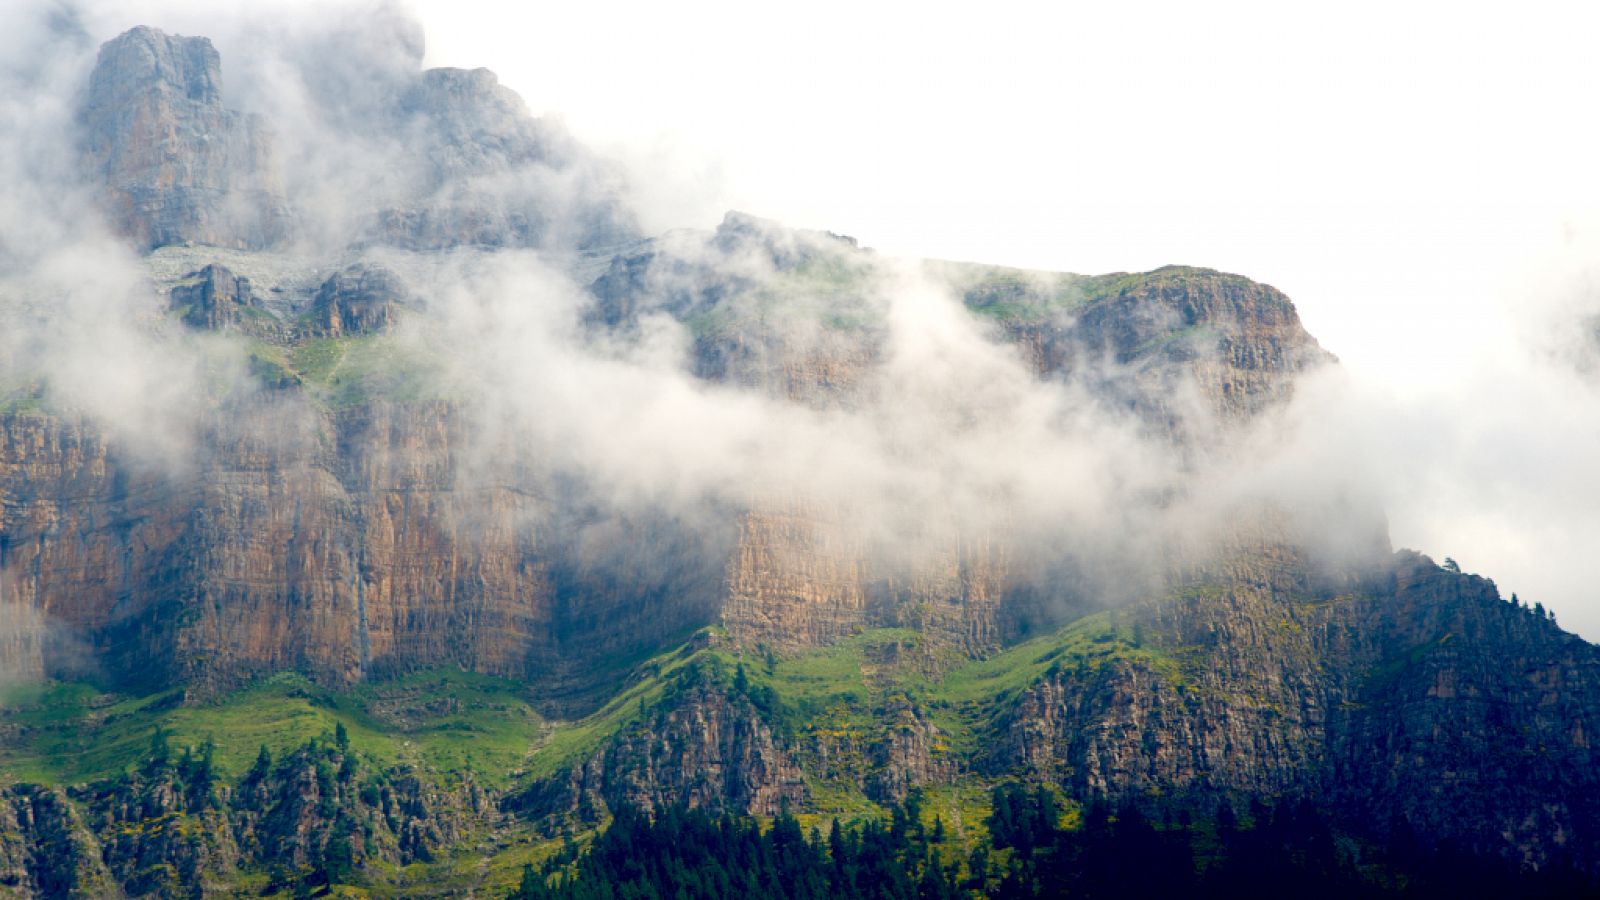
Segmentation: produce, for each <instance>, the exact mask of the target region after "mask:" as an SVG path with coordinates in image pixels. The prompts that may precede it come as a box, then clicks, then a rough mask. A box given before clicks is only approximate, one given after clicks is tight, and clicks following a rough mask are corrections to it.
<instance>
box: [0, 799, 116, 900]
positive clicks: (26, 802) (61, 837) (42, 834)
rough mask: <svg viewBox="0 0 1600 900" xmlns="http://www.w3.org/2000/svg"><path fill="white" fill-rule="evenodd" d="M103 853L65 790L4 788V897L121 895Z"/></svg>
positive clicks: (0, 822)
mask: <svg viewBox="0 0 1600 900" xmlns="http://www.w3.org/2000/svg"><path fill="white" fill-rule="evenodd" d="M100 852H101V847H100V842H99V840H98V839H97V838H96V837H95V835H94V834H93V832H91V831H90V830H89V829H88V828H87V827H86V826H85V823H84V821H83V819H82V817H81V816H80V814H79V813H78V810H77V809H76V808H75V807H74V806H73V804H72V802H71V801H70V800H69V799H68V798H67V796H66V795H65V794H64V793H62V792H61V791H59V790H56V789H52V788H46V787H40V786H38V785H29V784H13V785H7V786H5V787H3V788H0V896H4V897H17V898H23V897H72V898H79V897H82V898H90V897H106V896H116V895H117V886H116V882H115V881H114V880H113V879H112V877H111V873H110V872H109V871H108V870H107V868H106V866H105V864H104V863H103V862H102V861H101V859H100Z"/></svg>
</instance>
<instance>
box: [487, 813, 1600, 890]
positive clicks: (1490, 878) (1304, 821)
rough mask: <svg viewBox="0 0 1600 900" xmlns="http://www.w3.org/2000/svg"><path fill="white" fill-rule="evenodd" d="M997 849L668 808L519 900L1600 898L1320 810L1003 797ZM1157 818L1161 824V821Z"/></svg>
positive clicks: (903, 831)
mask: <svg viewBox="0 0 1600 900" xmlns="http://www.w3.org/2000/svg"><path fill="white" fill-rule="evenodd" d="M991 799H992V804H993V805H992V813H991V815H990V817H989V819H988V820H987V825H988V827H989V834H990V838H989V840H988V841H986V842H984V843H982V844H980V845H978V846H977V847H975V848H974V849H973V850H972V852H971V853H970V854H968V855H966V856H965V857H964V858H962V859H960V861H959V862H958V861H956V859H957V856H956V854H955V853H954V850H953V848H952V847H949V846H946V847H944V848H943V849H944V852H943V853H942V854H941V853H940V852H939V851H940V844H941V843H942V842H943V838H944V826H943V822H942V821H939V820H935V822H934V824H933V825H932V826H928V827H925V826H924V825H922V823H921V810H920V798H918V797H916V796H913V798H912V799H911V800H909V801H908V802H907V804H906V805H905V806H903V807H897V808H895V809H893V810H892V811H891V817H890V819H889V821H887V822H880V821H876V820H869V821H866V822H863V823H860V824H856V825H841V824H840V823H838V822H837V821H835V822H834V823H833V825H832V828H831V830H830V831H829V833H828V835H827V836H826V837H824V836H823V835H822V834H821V833H820V832H818V831H816V830H813V831H812V832H811V833H810V834H809V835H808V834H806V833H805V832H803V831H802V829H801V827H800V825H799V823H798V822H797V821H796V820H795V819H794V817H792V816H790V815H788V814H787V813H785V814H783V815H780V816H779V817H778V818H777V819H776V820H775V821H774V822H773V824H772V827H771V828H770V829H769V830H767V831H766V832H763V831H762V830H761V828H760V827H759V825H758V823H757V822H756V821H755V820H754V819H751V818H746V817H736V816H731V815H723V816H712V815H710V814H708V813H706V812H703V811H698V810H685V809H682V808H678V807H672V808H667V809H665V810H662V811H661V812H659V813H658V814H657V815H656V816H655V817H654V818H653V819H652V818H651V817H649V816H647V815H645V814H643V813H641V812H639V811H638V810H634V809H627V808H624V809H620V810H618V812H617V815H616V818H615V820H614V821H613V822H612V824H611V826H610V828H609V829H608V830H606V831H605V832H604V833H602V834H601V835H600V836H598V837H597V838H596V839H595V841H594V843H593V844H592V845H591V846H590V847H589V848H588V849H587V850H586V851H584V852H581V853H580V852H579V850H578V848H577V846H576V845H575V844H573V843H571V842H570V840H569V842H568V844H567V846H566V848H565V849H564V850H563V851H562V852H561V853H559V854H557V855H556V856H555V857H553V858H552V859H550V860H548V861H547V862H546V863H545V865H544V866H543V867H542V868H540V869H534V868H532V867H529V868H528V869H526V870H525V871H524V875H523V881H522V886H521V888H520V889H519V890H518V891H516V892H515V893H514V894H513V895H512V897H513V898H515V900H543V898H561V900H656V898H661V900H699V898H734V897H771V898H777V900H788V898H794V900H812V898H815V900H822V898H833V897H838V898H862V900H867V898H872V900H877V898H883V900H902V898H904V900H953V898H972V897H997V898H1002V900H1017V898H1030V900H1031V898H1049V897H1082V898H1097V897H1115V898H1117V900H1125V898H1128V897H1160V896H1185V897H1216V898H1225V897H1226V898H1255V897H1262V898H1266V897H1273V898H1278V897H1284V896H1294V897H1300V898H1311V900H1318V898H1328V900H1333V898H1340V900H1343V898H1359V897H1395V898H1401V897H1440V896H1456V897H1587V896H1600V890H1597V889H1600V882H1596V881H1595V880H1594V879H1593V878H1591V877H1587V876H1584V875H1582V874H1580V873H1579V871H1578V869H1577V868H1576V867H1573V866H1554V867H1547V868H1546V870H1544V871H1542V872H1530V871H1525V870H1522V869H1520V868H1518V867H1515V866H1513V865H1511V864H1510V863H1507V862H1506V861H1504V860H1501V859H1499V858H1493V857H1484V856H1481V855H1474V854H1471V853H1468V852H1465V851H1462V850H1459V849H1456V848H1453V847H1451V846H1449V845H1443V846H1437V845H1432V844H1428V843H1425V842H1422V841H1419V840H1417V839H1416V838H1415V836H1414V835H1413V834H1412V833H1411V832H1410V830H1409V828H1408V827H1407V826H1406V825H1405V824H1404V823H1395V824H1393V825H1392V827H1391V828H1390V832H1389V835H1388V837H1387V838H1386V839H1384V840H1382V841H1377V840H1372V839H1357V838H1355V837H1352V836H1351V835H1350V834H1348V833H1346V832H1344V831H1341V830H1340V829H1338V828H1336V827H1335V825H1334V823H1333V822H1332V821H1331V820H1330V819H1329V818H1328V817H1327V816H1326V815H1324V814H1323V813H1322V812H1321V811H1320V810H1318V809H1317V808H1316V807H1315V806H1313V805H1312V804H1311V803H1309V802H1305V801H1299V802H1290V803H1284V804H1280V805H1278V806H1275V807H1269V806H1266V805H1264V804H1261V803H1259V802H1257V803H1253V804H1251V806H1250V807H1249V808H1248V809H1247V810H1246V811H1245V813H1244V814H1243V815H1242V816H1241V815H1240V814H1238V813H1236V812H1235V810H1234V809H1233V807H1232V806H1230V805H1229V804H1228V803H1227V802H1225V801H1224V802H1222V803H1221V804H1219V805H1218V806H1216V807H1215V808H1213V809H1209V810H1206V811H1205V814H1204V815H1203V816H1201V817H1200V818H1199V819H1197V818H1196V814H1195V812H1194V811H1193V809H1191V808H1169V809H1167V810H1164V811H1161V812H1159V813H1158V814H1157V815H1155V816H1153V815H1152V814H1150V813H1148V812H1146V811H1145V810H1142V809H1141V808H1140V807H1139V806H1136V805H1133V804H1127V805H1123V806H1120V807H1116V808H1113V807H1111V806H1109V805H1107V804H1105V803H1103V802H1100V803H1091V804H1089V805H1088V806H1087V807H1086V808H1085V809H1084V810H1083V815H1082V818H1081V821H1078V822H1076V823H1074V827H1064V825H1063V819H1064V816H1063V809H1062V808H1061V806H1060V804H1059V801H1058V800H1057V798H1056V795H1055V794H1054V793H1053V792H1051V791H1049V790H1045V789H1028V788H1023V787H1019V786H1016V785H1008V786H1004V787H1000V788H997V789H995V791H994V794H993V796H992V798H991ZM1157 816H1158V817H1157Z"/></svg>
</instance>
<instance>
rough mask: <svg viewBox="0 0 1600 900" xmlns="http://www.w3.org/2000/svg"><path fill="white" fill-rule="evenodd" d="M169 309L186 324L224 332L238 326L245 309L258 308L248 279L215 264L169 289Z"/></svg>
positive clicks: (258, 305)
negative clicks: (177, 314) (170, 306)
mask: <svg viewBox="0 0 1600 900" xmlns="http://www.w3.org/2000/svg"><path fill="white" fill-rule="evenodd" d="M170 302H171V305H172V308H173V309H175V310H178V311H179V312H180V313H181V316H182V319H183V321H184V323H185V324H187V325H190V326H192V327H194V328H202V329H205V330H207V331H227V330H229V329H231V328H236V327H238V325H239V318H240V316H241V315H242V314H243V313H244V310H246V309H259V308H260V302H259V301H258V300H257V298H256V296H255V294H254V293H253V292H252V291H251V289H250V279H248V278H240V277H239V276H237V275H235V274H233V273H232V272H230V271H228V269H227V267H226V266H220V265H217V264H216V263H212V264H211V265H208V266H206V267H205V268H203V269H201V270H200V271H198V272H194V273H191V274H190V275H189V277H188V278H186V279H184V283H182V284H179V285H176V286H174V287H173V288H172V292H171V294H170Z"/></svg>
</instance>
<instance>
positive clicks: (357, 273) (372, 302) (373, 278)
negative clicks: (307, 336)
mask: <svg viewBox="0 0 1600 900" xmlns="http://www.w3.org/2000/svg"><path fill="white" fill-rule="evenodd" d="M409 294H410V292H409V291H407V290H406V287H405V284H404V283H402V282H401V281H400V279H399V277H397V276H396V275H395V274H394V273H393V272H391V271H389V270H388V269H385V268H382V267H380V266H365V265H353V266H349V267H347V268H345V269H344V270H343V271H340V272H336V273H334V274H333V275H332V276H330V277H329V278H328V280H327V281H325V282H323V283H322V287H321V288H319V289H318V290H317V296H316V299H315V300H314V301H312V304H311V320H312V329H313V330H314V331H315V332H316V333H318V334H325V335H328V336H329V337H340V336H343V335H347V334H348V335H355V334H372V333H375V332H379V331H382V330H384V329H385V328H387V327H389V324H390V323H391V322H392V321H394V319H395V316H396V315H397V313H396V310H397V308H398V307H401V306H404V305H405V303H406V301H407V298H408V297H409Z"/></svg>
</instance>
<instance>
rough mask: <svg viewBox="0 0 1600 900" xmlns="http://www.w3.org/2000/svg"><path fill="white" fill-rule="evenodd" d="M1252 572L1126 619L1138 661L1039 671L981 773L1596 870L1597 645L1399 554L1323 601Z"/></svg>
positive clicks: (1599, 827)
mask: <svg viewBox="0 0 1600 900" xmlns="http://www.w3.org/2000/svg"><path fill="white" fill-rule="evenodd" d="M1259 571H1260V573H1261V574H1258V575H1257V577H1255V578H1248V577H1244V578H1239V579H1235V580H1232V581H1230V582H1224V583H1219V584H1215V585H1211V586H1205V587H1200V588H1196V589H1194V590H1193V591H1191V592H1190V593H1189V594H1187V595H1186V596H1183V597H1180V598H1175V599H1171V600H1167V601H1163V602H1161V603H1160V604H1156V605H1152V606H1149V607H1145V608H1142V609H1139V610H1134V611H1130V612H1129V614H1128V615H1129V616H1130V617H1131V620H1132V621H1135V622H1137V623H1138V625H1137V627H1138V629H1139V634H1140V635H1141V640H1143V641H1144V643H1145V646H1146V647H1147V648H1148V649H1152V650H1154V651H1155V655H1154V656H1151V657H1150V658H1148V659H1140V658H1131V657H1130V658H1119V659H1115V660H1111V661H1107V662H1105V663H1103V664H1098V665H1093V666H1085V667H1081V668H1071V667H1064V668H1061V669H1059V670H1056V671H1052V672H1051V673H1049V674H1048V676H1047V677H1046V678H1044V679H1043V680H1041V681H1040V682H1039V683H1037V684H1035V685H1034V686H1032V687H1031V688H1029V689H1028V690H1027V691H1026V692H1025V693H1024V694H1023V695H1022V696H1021V697H1020V698H1019V701H1018V702H1017V704H1016V706H1015V707H1014V708H1013V709H1012V711H1011V712H1010V713H1009V714H1008V715H1007V716H1005V717H1004V718H1003V720H1002V721H1001V723H1000V725H999V730H998V732H997V734H996V736H995V741H994V743H993V745H992V750H991V754H990V756H989V760H988V763H989V765H990V766H991V771H995V772H1024V773H1027V774H1028V775H1030V776H1031V777H1037V778H1044V779H1047V780H1049V781H1051V782H1054V783H1059V784H1061V785H1062V786H1063V787H1064V788H1066V789H1067V790H1068V792H1069V793H1072V794H1074V795H1077V796H1080V797H1086V798H1087V797H1095V796H1108V797H1112V798H1118V799H1121V798H1132V799H1139V798H1145V797H1157V796H1159V797H1167V798H1178V799H1180V800H1181V799H1182V798H1185V797H1197V798H1215V797H1217V796H1228V797H1232V798H1234V799H1235V800H1240V799H1241V798H1246V797H1300V796H1306V797H1311V798H1314V799H1315V800H1317V802H1319V803H1323V804H1326V805H1328V806H1329V807H1330V808H1332V809H1335V810H1337V811H1338V813H1339V814H1340V815H1344V816H1348V817H1349V818H1350V820H1351V821H1356V822H1362V823H1366V826H1367V827H1370V828H1373V829H1376V830H1377V831H1378V832H1380V833H1383V832H1385V831H1386V830H1387V829H1390V828H1394V827H1401V826H1403V827H1406V828H1410V829H1412V830H1414V831H1415V832H1416V833H1418V834H1426V835H1429V836H1430V838H1431V839H1434V840H1441V839H1446V838H1448V839H1451V840H1454V841H1458V842H1460V843H1461V844H1462V845H1463V846H1465V847H1468V848H1471V849H1472V850H1474V851H1475V852H1484V853H1495V854H1504V853H1510V854H1512V855H1513V856H1514V857H1515V858H1517V859H1519V860H1521V861H1524V862H1526V863H1528V864H1530V865H1534V866H1539V865H1544V864H1546V863H1548V862H1549V861H1550V860H1552V859H1553V858H1556V857H1558V856H1561V855H1563V854H1567V855H1569V856H1570V858H1576V859H1593V858H1595V855H1594V854H1595V853H1596V849H1597V846H1600V803H1597V802H1596V801H1595V799H1594V794H1595V787H1596V785H1595V780H1596V776H1595V774H1594V773H1595V772H1596V769H1595V763H1596V754H1595V750H1594V748H1593V747H1592V746H1591V743H1590V735H1592V734H1594V731H1595V728H1596V727H1600V706H1597V705H1596V703H1595V702H1594V699H1593V698H1595V697H1596V696H1600V652H1597V651H1596V648H1595V647H1593V646H1592V645H1589V644H1587V643H1585V642H1584V641H1583V640H1581V639H1580V638H1577V637H1576V636H1573V635H1569V634H1565V633H1563V632H1561V631H1560V630H1559V629H1557V628H1556V627H1555V626H1554V625H1553V624H1552V623H1550V622H1549V621H1547V620H1545V619H1544V618H1543V617H1542V616H1536V615H1534V614H1533V613H1532V612H1530V611H1528V610H1526V609H1521V608H1518V607H1516V606H1514V605H1512V604H1510V603H1507V602H1506V601H1504V600H1503V599H1501V597H1500V596H1499V593H1498V592H1497V591H1496V590H1495V588H1494V585H1493V584H1492V583H1491V582H1488V581H1485V580H1484V579H1481V578H1476V577H1472V576H1464V575H1459V574H1455V573H1451V572H1445V571H1443V570H1441V569H1439V568H1437V567H1435V566H1434V565H1432V563H1431V562H1430V561H1428V560H1426V559H1425V558H1421V557H1416V556H1414V555H1411V554H1400V555H1399V556H1397V558H1396V561H1395V563H1394V568H1393V572H1392V576H1390V578H1389V580H1385V581H1383V582H1381V583H1375V584H1373V585H1371V586H1369V588H1368V589H1367V590H1364V591H1362V592H1360V593H1357V594H1352V595H1345V596H1342V597H1339V598H1337V599H1332V600H1330V599H1328V598H1327V596H1326V595H1323V596H1321V597H1318V596H1317V595H1314V594H1308V593H1305V592H1303V586H1302V590H1298V591H1297V590H1293V589H1291V588H1290V587H1289V586H1287V585H1285V584H1283V583H1281V582H1276V583H1275V582H1274V580H1273V579H1272V578H1271V576H1269V575H1267V574H1266V567H1262V568H1261V569H1260V570H1259ZM1162 648H1169V649H1171V650H1175V651H1178V652H1179V653H1180V654H1181V655H1179V656H1177V657H1176V659H1175V658H1174V657H1173V656H1163V650H1162ZM1177 660H1181V662H1180V661H1177Z"/></svg>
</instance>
